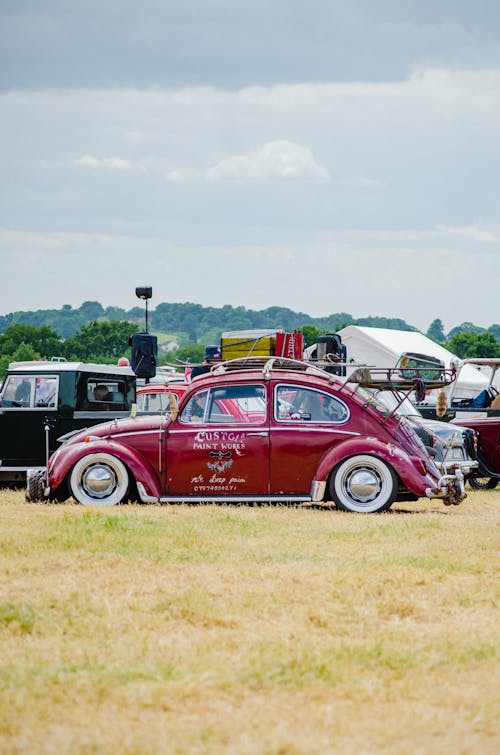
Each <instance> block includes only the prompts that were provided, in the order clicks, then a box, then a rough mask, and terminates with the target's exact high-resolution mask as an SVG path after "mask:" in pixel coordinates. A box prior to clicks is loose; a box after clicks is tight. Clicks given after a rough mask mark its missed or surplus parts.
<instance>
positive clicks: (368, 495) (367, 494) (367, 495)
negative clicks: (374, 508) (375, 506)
mask: <svg viewBox="0 0 500 755" xmlns="http://www.w3.org/2000/svg"><path fill="white" fill-rule="evenodd" d="M345 489H346V492H347V494H348V495H349V496H351V497H352V498H354V499H356V500H357V501H361V502H367V501H373V499H374V498H376V496H377V495H378V494H379V493H380V490H381V484H380V478H379V477H378V475H377V474H376V473H375V472H374V471H373V470H372V469H367V468H366V467H365V468H363V469H354V470H353V471H352V472H351V474H349V475H348V476H347V479H346V481H345Z"/></svg>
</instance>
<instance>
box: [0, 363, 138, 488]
mask: <svg viewBox="0 0 500 755" xmlns="http://www.w3.org/2000/svg"><path fill="white" fill-rule="evenodd" d="M135 383H136V377H135V375H134V373H133V372H132V370H131V368H130V367H115V366H114V365H103V364H84V363H82V362H64V361H50V362H42V361H40V362H13V363H11V364H10V365H9V368H8V370H7V374H6V376H5V379H4V382H3V385H2V389H1V391H0V483H2V484H12V483H17V482H24V480H25V477H26V470H27V469H29V468H33V467H44V466H46V464H47V460H48V457H49V455H50V454H51V453H53V452H54V451H55V450H56V448H57V447H58V445H59V442H58V438H60V436H64V435H66V434H68V433H71V432H74V431H75V430H80V429H82V428H84V427H89V426H90V425H96V424H98V423H101V422H104V420H106V419H111V418H114V417H126V416H128V415H129V414H130V410H131V408H132V404H133V403H134V402H135Z"/></svg>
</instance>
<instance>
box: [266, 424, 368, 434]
mask: <svg viewBox="0 0 500 755" xmlns="http://www.w3.org/2000/svg"><path fill="white" fill-rule="evenodd" d="M297 422H299V420H297ZM290 427H291V423H288V424H286V425H282V426H280V427H272V428H271V430H272V432H273V433H277V432H283V431H284V430H286V431H287V432H289V431H290ZM293 432H294V433H296V432H297V433H305V432H314V433H330V435H331V434H332V433H333V432H334V433H336V434H337V435H355V436H357V437H360V436H361V433H356V432H353V431H352V430H341V429H340V428H339V427H338V425H333V424H332V425H330V426H329V427H317V426H316V425H315V424H314V423H311V424H309V420H308V421H306V422H303V423H302V424H301V425H300V426H297V425H294V426H293Z"/></svg>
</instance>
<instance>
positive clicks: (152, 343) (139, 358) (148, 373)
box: [130, 333, 158, 379]
mask: <svg viewBox="0 0 500 755" xmlns="http://www.w3.org/2000/svg"><path fill="white" fill-rule="evenodd" d="M130 346H131V349H132V355H131V366H132V369H133V371H134V372H135V374H136V375H137V377H140V378H146V379H149V378H153V377H154V376H155V375H156V365H157V364H158V339H157V338H156V336H152V335H151V334H150V333H134V334H133V335H132V336H131V338H130Z"/></svg>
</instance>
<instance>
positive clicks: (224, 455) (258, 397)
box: [166, 383, 269, 498]
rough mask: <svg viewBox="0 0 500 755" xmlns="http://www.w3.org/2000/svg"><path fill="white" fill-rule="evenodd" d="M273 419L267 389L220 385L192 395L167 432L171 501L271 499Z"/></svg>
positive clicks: (168, 480) (244, 385)
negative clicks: (268, 403) (194, 498)
mask: <svg viewBox="0 0 500 755" xmlns="http://www.w3.org/2000/svg"><path fill="white" fill-rule="evenodd" d="M256 404H257V405H259V406H260V407H261V411H260V412H259V411H256ZM268 415H269V412H268V406H267V400H266V386H265V385H262V384H258V383H251V384H248V383H245V384H242V385H233V384H231V385H218V386H217V387H213V388H208V389H204V390H200V391H197V392H196V393H195V394H193V395H192V396H191V398H190V400H189V401H188V403H187V404H186V405H185V406H184V407H183V410H182V412H181V413H180V415H179V416H178V417H177V418H176V420H175V421H174V422H172V423H171V424H170V425H169V428H168V431H167V438H166V470H167V491H166V493H167V495H168V496H186V497H190V496H191V497H196V498H217V497H222V498H224V497H232V496H249V495H255V496H260V495H267V494H268V492H269V419H268Z"/></svg>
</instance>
